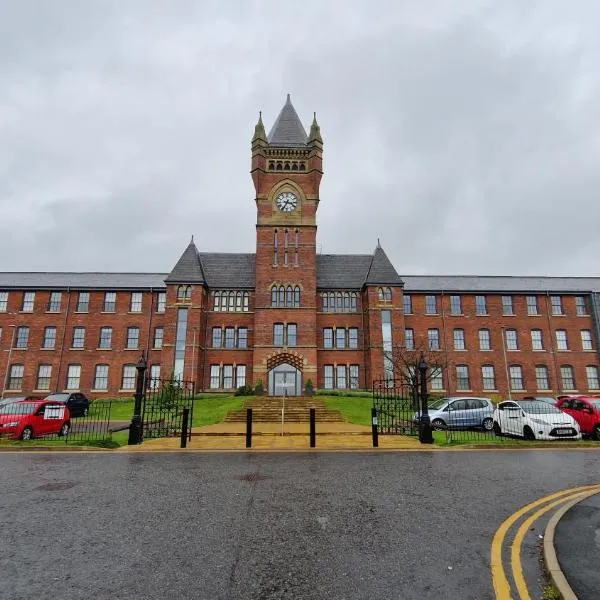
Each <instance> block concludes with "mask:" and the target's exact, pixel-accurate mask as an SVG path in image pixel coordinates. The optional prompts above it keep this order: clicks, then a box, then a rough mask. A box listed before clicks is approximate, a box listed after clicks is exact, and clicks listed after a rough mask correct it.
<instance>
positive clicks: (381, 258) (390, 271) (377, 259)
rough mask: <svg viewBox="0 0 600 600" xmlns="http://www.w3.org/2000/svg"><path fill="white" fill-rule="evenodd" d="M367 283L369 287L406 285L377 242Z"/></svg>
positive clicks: (366, 279)
mask: <svg viewBox="0 0 600 600" xmlns="http://www.w3.org/2000/svg"><path fill="white" fill-rule="evenodd" d="M365 283H366V284H369V285H379V284H381V285H383V284H386V285H402V284H403V283H404V282H403V281H402V279H401V278H400V275H398V273H397V272H396V269H394V265H392V263H391V262H390V259H389V258H388V257H387V254H386V253H385V252H384V250H383V248H382V247H381V246H380V245H379V242H377V248H375V252H373V258H372V260H371V264H370V265H369V272H368V273H367V277H366V278H365Z"/></svg>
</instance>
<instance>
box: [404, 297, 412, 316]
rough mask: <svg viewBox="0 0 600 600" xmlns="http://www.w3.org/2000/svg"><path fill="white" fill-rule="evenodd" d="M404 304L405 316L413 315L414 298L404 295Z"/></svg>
mask: <svg viewBox="0 0 600 600" xmlns="http://www.w3.org/2000/svg"><path fill="white" fill-rule="evenodd" d="M403 302H404V314H405V315H410V314H412V296H411V295H410V294H404V296H403Z"/></svg>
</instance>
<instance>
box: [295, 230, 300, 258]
mask: <svg viewBox="0 0 600 600" xmlns="http://www.w3.org/2000/svg"><path fill="white" fill-rule="evenodd" d="M299 247H300V244H299V242H298V230H297V229H296V254H295V256H294V265H295V266H296V267H297V266H298V249H299Z"/></svg>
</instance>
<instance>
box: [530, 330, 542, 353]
mask: <svg viewBox="0 0 600 600" xmlns="http://www.w3.org/2000/svg"><path fill="white" fill-rule="evenodd" d="M531 349H532V350H543V349H544V342H543V340H542V330H541V329H532V330H531Z"/></svg>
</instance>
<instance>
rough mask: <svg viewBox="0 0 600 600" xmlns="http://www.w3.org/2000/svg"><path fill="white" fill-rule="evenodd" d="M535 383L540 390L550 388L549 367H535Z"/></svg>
mask: <svg viewBox="0 0 600 600" xmlns="http://www.w3.org/2000/svg"><path fill="white" fill-rule="evenodd" d="M535 385H536V388H537V389H538V390H549V389H550V378H549V377H548V367H547V366H546V365H537V366H536V367H535Z"/></svg>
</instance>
